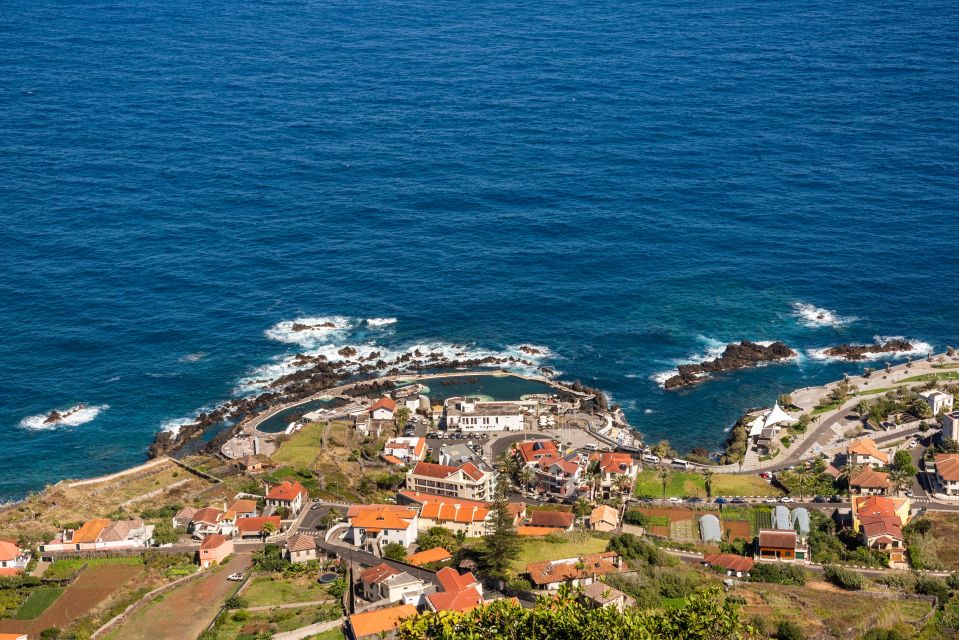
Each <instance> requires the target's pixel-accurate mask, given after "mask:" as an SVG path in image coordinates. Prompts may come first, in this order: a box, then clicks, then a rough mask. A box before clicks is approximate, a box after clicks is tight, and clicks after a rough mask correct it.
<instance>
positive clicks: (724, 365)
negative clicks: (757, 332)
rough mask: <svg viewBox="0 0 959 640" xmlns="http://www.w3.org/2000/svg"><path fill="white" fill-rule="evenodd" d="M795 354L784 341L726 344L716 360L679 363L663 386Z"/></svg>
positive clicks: (677, 385)
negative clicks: (675, 371)
mask: <svg viewBox="0 0 959 640" xmlns="http://www.w3.org/2000/svg"><path fill="white" fill-rule="evenodd" d="M795 355H796V352H795V351H793V350H792V349H790V348H789V347H787V346H786V345H785V344H783V343H782V342H773V343H772V344H769V345H768V346H767V345H763V344H759V343H756V342H750V341H748V340H743V341H742V342H740V343H739V344H736V343H733V344H729V345H726V349H725V350H723V354H722V355H721V356H719V357H718V358H716V359H715V360H707V361H705V362H700V363H697V364H681V365H679V366H678V367H677V368H676V369H677V373H676V375H674V376H672V377H671V378H669V379H667V380H666V382H665V383H664V384H663V386H664V387H665V388H666V389H678V388H680V387H686V386H689V385H692V384H696V383H698V382H702V381H703V379H704V378H705V376H706V374H709V373H715V372H717V371H732V370H734V369H746V368H749V367H755V366H759V365H761V364H764V363H766V362H778V361H780V360H787V359H789V358H792V357H794V356H795Z"/></svg>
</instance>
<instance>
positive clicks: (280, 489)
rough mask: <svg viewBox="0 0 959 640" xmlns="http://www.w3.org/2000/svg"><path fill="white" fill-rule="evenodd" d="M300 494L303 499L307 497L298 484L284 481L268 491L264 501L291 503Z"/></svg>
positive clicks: (301, 486)
mask: <svg viewBox="0 0 959 640" xmlns="http://www.w3.org/2000/svg"><path fill="white" fill-rule="evenodd" d="M300 494H303V497H307V496H308V495H309V494H308V493H307V491H306V489H304V488H303V485H302V484H300V483H299V482H290V481H289V480H284V481H283V482H282V483H281V484H279V485H277V486H275V487H273V488H272V489H270V492H269V493H268V494H266V499H267V500H283V501H285V502H292V501H293V500H296V496H298V495H300Z"/></svg>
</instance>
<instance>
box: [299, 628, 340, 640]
mask: <svg viewBox="0 0 959 640" xmlns="http://www.w3.org/2000/svg"><path fill="white" fill-rule="evenodd" d="M306 640H343V632H342V631H340V630H339V629H330V630H329V631H324V632H323V633H318V634H316V635H315V636H310V637H309V638H307V639H306Z"/></svg>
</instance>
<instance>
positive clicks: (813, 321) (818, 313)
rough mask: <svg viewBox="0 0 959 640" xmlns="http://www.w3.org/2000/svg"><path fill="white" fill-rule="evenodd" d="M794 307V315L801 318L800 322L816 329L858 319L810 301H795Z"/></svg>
mask: <svg viewBox="0 0 959 640" xmlns="http://www.w3.org/2000/svg"><path fill="white" fill-rule="evenodd" d="M792 308H793V315H794V316H796V317H797V318H798V319H799V320H798V321H799V324H801V325H803V326H805V327H812V328H814V329H815V328H818V327H842V326H844V325H847V324H850V323H852V322H855V321H856V320H857V318H854V317H852V316H840V315H838V314H837V313H836V312H835V311H832V310H830V309H824V308H822V307H817V306H816V305H813V304H809V303H808V302H794V303H793V304H792Z"/></svg>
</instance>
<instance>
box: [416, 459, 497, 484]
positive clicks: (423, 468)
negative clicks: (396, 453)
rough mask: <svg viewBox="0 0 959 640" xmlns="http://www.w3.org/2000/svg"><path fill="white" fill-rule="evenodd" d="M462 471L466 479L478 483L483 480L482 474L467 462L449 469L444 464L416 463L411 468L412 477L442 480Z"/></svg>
mask: <svg viewBox="0 0 959 640" xmlns="http://www.w3.org/2000/svg"><path fill="white" fill-rule="evenodd" d="M458 471H462V472H463V474H464V475H465V476H467V477H468V478H470V479H472V480H475V481H479V480H481V479H482V478H483V472H482V471H480V470H479V469H478V468H477V467H476V465H475V464H473V463H472V462H467V463H465V464H462V465H460V466H458V467H451V466H449V465H446V464H435V463H433V462H417V463H416V466H415V467H413V475H417V476H426V477H427V478H437V479H439V480H444V479H446V478H449V477H450V476H453V475H455V474H456V473H457V472H458Z"/></svg>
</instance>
